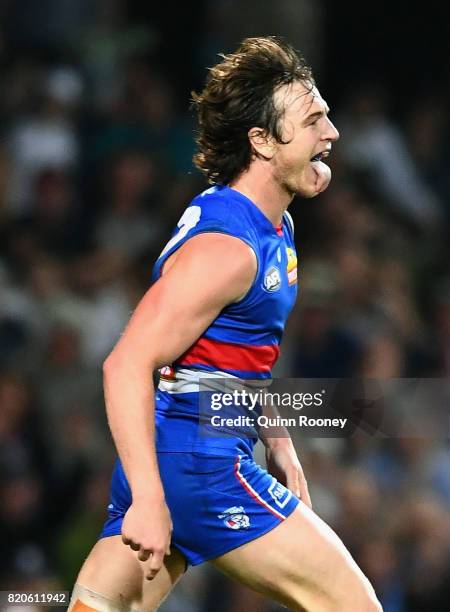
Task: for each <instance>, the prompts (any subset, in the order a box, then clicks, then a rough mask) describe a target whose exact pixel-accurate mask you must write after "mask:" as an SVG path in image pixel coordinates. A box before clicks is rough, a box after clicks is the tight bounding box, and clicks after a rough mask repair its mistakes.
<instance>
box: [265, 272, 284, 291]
mask: <svg viewBox="0 0 450 612" xmlns="http://www.w3.org/2000/svg"><path fill="white" fill-rule="evenodd" d="M280 287H281V275H280V271H279V269H278V268H277V267H276V266H272V267H270V268H269V269H268V270H267V272H266V274H265V276H264V289H265V290H266V291H270V292H272V291H278V289H279V288H280Z"/></svg>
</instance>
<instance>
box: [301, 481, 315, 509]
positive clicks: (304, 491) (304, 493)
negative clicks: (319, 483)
mask: <svg viewBox="0 0 450 612" xmlns="http://www.w3.org/2000/svg"><path fill="white" fill-rule="evenodd" d="M299 481H300V499H301V500H302V502H303V503H304V504H306V505H307V506H308V508H310V509H311V510H312V502H311V497H310V495H309V491H308V483H307V482H306V478H305V477H304V475H303V472H301V474H299Z"/></svg>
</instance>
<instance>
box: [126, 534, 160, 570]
mask: <svg viewBox="0 0 450 612" xmlns="http://www.w3.org/2000/svg"><path fill="white" fill-rule="evenodd" d="M122 542H123V543H124V544H125V545H126V546H129V547H130V548H131V550H134V551H135V552H137V553H138V555H137V558H138V560H139V561H142V562H145V561H148V560H149V559H150V557H151V561H150V563H149V565H148V567H147V568H146V569H145V577H146V579H147V580H153V578H154V577H155V576H156V574H157V573H158V572H159V570H160V569H161V567H162V565H163V563H164V557H165V556H169V555H170V553H171V551H170V544H169V545H168V546H167V547H166V548H165V549H164V548H159V549H152V548H146V547H144V546H141V545H140V544H138V543H137V542H134V541H133V540H132V539H131V538H127V537H126V536H122Z"/></svg>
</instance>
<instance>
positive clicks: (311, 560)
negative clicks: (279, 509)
mask: <svg viewBox="0 0 450 612" xmlns="http://www.w3.org/2000/svg"><path fill="white" fill-rule="evenodd" d="M212 563H213V564H214V565H215V566H216V567H217V568H218V569H220V570H221V571H223V572H224V573H225V574H227V575H228V576H230V577H232V578H234V579H236V580H238V581H239V582H241V583H244V584H246V585H247V586H249V587H250V588H253V589H254V590H256V591H258V592H260V593H263V594H264V595H266V596H268V597H271V598H272V599H275V600H276V601H279V602H280V603H283V604H285V605H287V606H289V607H290V608H291V609H294V610H300V611H301V610H307V611H310V610H313V611H314V612H322V611H327V612H328V611H331V610H336V611H337V610H339V611H346V610H348V611H350V610H355V611H356V610H358V611H361V612H362V611H365V610H367V611H369V610H374V611H375V610H380V608H379V607H378V606H379V604H377V603H376V598H375V595H374V593H373V589H372V587H371V586H370V584H369V582H368V580H367V579H366V578H365V576H364V574H363V573H362V572H361V570H360V569H359V567H358V566H357V564H356V563H355V561H354V559H353V558H352V557H351V555H350V553H349V552H348V550H347V549H346V548H345V546H344V544H343V543H342V541H341V540H340V539H339V537H338V536H337V535H336V534H335V533H334V531H333V530H332V529H331V528H330V527H329V526H328V525H327V524H326V523H324V521H322V520H321V519H320V518H319V517H318V516H317V515H316V514H315V513H314V512H313V511H312V510H310V509H309V508H308V507H307V506H305V504H303V503H300V504H299V505H298V506H297V508H296V509H295V510H294V512H293V513H292V514H291V515H290V516H289V517H288V518H287V519H286V520H285V521H283V522H282V523H280V524H279V525H278V526H277V527H275V528H274V529H273V530H272V531H270V532H269V533H267V534H265V535H263V536H261V537H260V538H258V539H256V540H253V541H252V542H249V543H247V544H245V545H243V546H241V547H239V548H237V549H235V550H232V551H230V552H228V553H227V554H225V555H223V556H221V557H218V558H217V559H215V560H213V561H212Z"/></svg>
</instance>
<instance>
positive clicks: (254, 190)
mask: <svg viewBox="0 0 450 612" xmlns="http://www.w3.org/2000/svg"><path fill="white" fill-rule="evenodd" d="M229 186H230V187H231V188H232V189H235V190H236V191H239V192H240V193H242V194H243V195H245V196H246V197H247V198H249V200H251V201H252V202H253V203H254V204H255V205H256V206H257V207H258V208H259V209H260V210H261V211H262V212H263V213H264V214H265V215H266V217H267V218H268V219H269V220H270V221H271V222H272V224H273V225H274V226H278V225H280V223H281V220H282V217H283V213H284V211H285V210H286V209H287V207H288V206H289V204H290V203H291V202H292V198H293V197H294V196H293V194H292V193H289V192H288V191H287V190H286V189H285V188H284V187H283V186H282V185H280V183H279V182H277V181H276V180H275V178H274V176H273V174H272V173H271V172H268V171H267V166H264V167H263V166H262V164H261V162H260V161H259V160H255V161H254V162H253V163H252V164H251V166H250V168H249V169H248V170H246V171H245V172H243V173H242V174H241V175H239V176H238V177H237V178H236V179H235V180H234V181H231V183H230V185H229Z"/></svg>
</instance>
